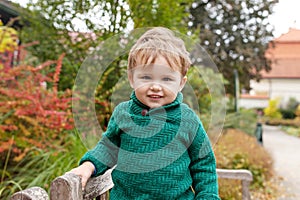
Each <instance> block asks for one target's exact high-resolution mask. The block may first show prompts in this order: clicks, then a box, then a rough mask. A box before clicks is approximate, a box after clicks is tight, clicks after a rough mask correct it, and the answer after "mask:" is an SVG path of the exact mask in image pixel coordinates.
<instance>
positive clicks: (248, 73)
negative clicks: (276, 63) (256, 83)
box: [190, 0, 278, 94]
mask: <svg viewBox="0 0 300 200" xmlns="http://www.w3.org/2000/svg"><path fill="white" fill-rule="evenodd" d="M277 2H278V1H277V0H275V1H273V0H267V1H262V0H260V1H253V0H235V1H232V0H223V1H204V0H202V1H195V2H194V3H193V4H192V7H191V8H190V13H191V15H190V20H191V22H192V23H190V28H191V29H192V30H195V29H200V32H199V38H200V42H201V45H202V46H203V47H204V48H205V49H206V50H207V51H208V52H209V53H210V55H211V56H212V59H213V60H214V62H215V63H216V65H217V66H218V68H219V70H220V71H221V73H222V74H223V75H224V77H225V78H226V79H227V80H228V81H229V82H230V83H234V75H233V71H234V70H233V69H237V71H238V73H239V77H240V80H241V83H242V87H244V88H247V89H249V80H250V79H251V78H259V73H258V72H260V71H261V70H262V69H266V70H270V63H269V61H267V59H266V58H265V56H264V52H265V50H266V48H267V44H266V41H268V40H270V39H271V38H272V30H271V29H270V24H269V22H268V20H267V18H268V16H269V15H270V14H271V13H272V7H273V6H274V5H275V4H276V3H277ZM233 86H234V85H233V84H229V85H227V88H226V90H227V92H228V93H230V94H234V87H233Z"/></svg>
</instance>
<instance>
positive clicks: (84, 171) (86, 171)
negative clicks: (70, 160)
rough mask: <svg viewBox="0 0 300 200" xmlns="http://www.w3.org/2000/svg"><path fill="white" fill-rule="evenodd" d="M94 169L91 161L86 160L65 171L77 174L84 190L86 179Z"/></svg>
mask: <svg viewBox="0 0 300 200" xmlns="http://www.w3.org/2000/svg"><path fill="white" fill-rule="evenodd" d="M94 171H95V166H94V165H93V163H91V162H88V161H87V162H84V163H82V164H81V165H80V166H78V167H76V168H74V169H72V170H71V171H69V172H67V173H73V174H76V175H77V176H79V177H80V178H81V185H82V190H84V188H85V186H86V183H87V181H88V180H89V178H90V177H91V175H92V174H93V172H94Z"/></svg>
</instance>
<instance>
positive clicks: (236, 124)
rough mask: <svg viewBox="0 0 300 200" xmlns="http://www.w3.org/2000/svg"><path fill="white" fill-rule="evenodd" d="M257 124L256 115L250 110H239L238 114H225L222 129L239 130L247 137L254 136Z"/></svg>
mask: <svg viewBox="0 0 300 200" xmlns="http://www.w3.org/2000/svg"><path fill="white" fill-rule="evenodd" d="M257 122H258V119H257V113H256V111H255V110H252V109H240V110H239V112H231V113H227V114H226V119H225V124H224V128H225V129H227V128H235V129H239V130H241V131H243V132H245V133H247V134H249V135H252V136H254V135H255V128H256V124H257Z"/></svg>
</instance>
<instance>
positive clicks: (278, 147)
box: [263, 126, 300, 200]
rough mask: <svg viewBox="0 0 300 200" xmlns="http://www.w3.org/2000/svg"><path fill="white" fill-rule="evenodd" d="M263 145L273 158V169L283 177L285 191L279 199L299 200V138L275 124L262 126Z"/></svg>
mask: <svg viewBox="0 0 300 200" xmlns="http://www.w3.org/2000/svg"><path fill="white" fill-rule="evenodd" d="M263 146H264V147H265V148H266V149H267V150H268V151H269V152H270V154H271V155H272V157H273V159H274V169H275V172H277V174H278V175H279V176H280V177H282V178H283V181H282V184H283V186H284V187H285V190H286V193H288V194H293V195H292V196H290V195H289V196H288V197H287V196H285V197H280V198H279V200H300V139H299V138H297V137H294V136H290V135H287V134H285V133H284V132H282V131H281V130H280V128H278V127H275V126H263Z"/></svg>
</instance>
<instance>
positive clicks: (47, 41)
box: [20, 0, 129, 90]
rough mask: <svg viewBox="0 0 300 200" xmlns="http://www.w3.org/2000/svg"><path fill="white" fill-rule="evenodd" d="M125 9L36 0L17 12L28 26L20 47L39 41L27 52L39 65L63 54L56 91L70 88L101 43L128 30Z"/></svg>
mask: <svg viewBox="0 0 300 200" xmlns="http://www.w3.org/2000/svg"><path fill="white" fill-rule="evenodd" d="M124 5H125V1H124V0H95V1H91V0H81V1H65V0H54V1H45V0H37V1H36V2H35V3H30V4H28V6H27V7H28V11H26V12H20V14H21V16H22V18H23V21H26V22H29V25H27V26H24V27H23V30H22V33H21V36H20V38H21V40H22V41H23V43H29V42H32V41H39V45H35V46H32V47H30V48H29V49H28V50H29V51H30V52H31V53H32V54H33V55H34V56H35V57H36V59H37V62H38V63H41V62H45V61H46V60H49V59H50V60H54V59H57V57H58V55H60V54H61V53H65V54H66V56H65V58H64V61H63V64H64V68H63V71H62V78H61V80H60V83H59V89H60V90H64V89H66V88H71V87H72V86H73V85H74V80H75V78H76V74H77V71H78V69H79V67H80V65H81V64H82V62H83V61H84V60H85V59H86V58H87V57H88V56H89V55H90V53H91V52H92V51H93V50H95V49H97V47H98V46H99V44H100V43H101V41H103V40H105V39H107V38H109V37H111V36H113V35H114V34H117V33H119V32H121V31H123V30H124V29H126V28H127V26H128V21H129V13H128V12H129V11H128V8H126V6H124ZM116 70H118V69H116ZM117 74H118V73H117Z"/></svg>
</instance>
